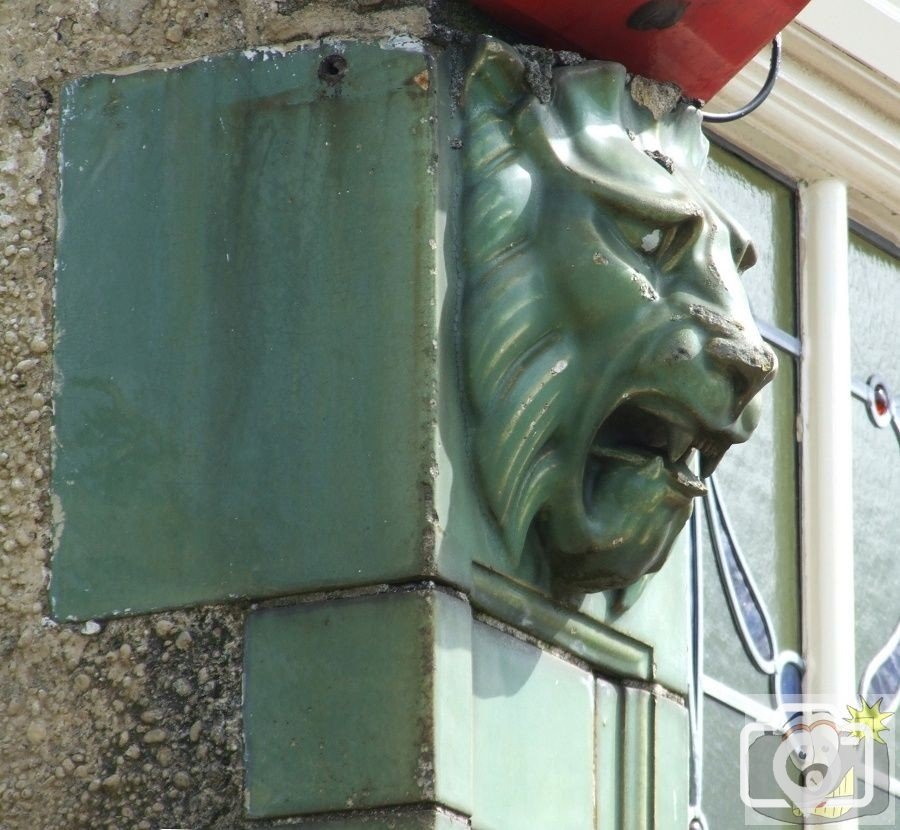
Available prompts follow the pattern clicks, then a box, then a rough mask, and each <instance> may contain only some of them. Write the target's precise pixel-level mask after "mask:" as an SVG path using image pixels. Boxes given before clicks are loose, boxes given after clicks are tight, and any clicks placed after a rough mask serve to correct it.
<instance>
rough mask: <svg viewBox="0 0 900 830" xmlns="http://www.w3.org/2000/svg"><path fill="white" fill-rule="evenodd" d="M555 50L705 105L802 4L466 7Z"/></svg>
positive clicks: (513, 1)
mask: <svg viewBox="0 0 900 830" xmlns="http://www.w3.org/2000/svg"><path fill="white" fill-rule="evenodd" d="M473 2H474V3H475V5H478V6H481V7H482V8H484V9H486V10H487V11H489V12H490V13H491V14H493V15H494V16H495V17H497V18H498V19H500V20H502V21H503V22H505V23H507V24H509V25H510V26H512V27H513V28H516V29H518V30H519V31H522V32H523V33H525V34H527V35H529V36H531V37H534V38H535V39H536V40H537V42H539V43H542V44H545V45H547V46H552V47H554V48H556V49H572V50H574V51H577V52H581V53H582V54H584V55H587V56H588V57H592V58H601V59H603V60H612V61H618V62H619V63H623V64H624V65H625V66H626V67H628V69H629V70H630V71H632V72H636V73H638V74H640V75H645V76H647V77H648V78H654V79H656V80H659V81H673V82H674V83H676V84H678V85H679V86H680V87H681V88H682V89H683V90H684V91H685V94H686V95H687V96H688V97H691V98H699V99H700V100H701V101H708V100H709V99H710V98H712V96H713V95H715V94H716V93H717V92H718V91H719V90H720V89H721V88H722V87H723V86H725V84H726V83H727V82H728V81H729V80H730V79H731V78H732V77H734V76H735V75H736V74H737V73H738V72H739V71H740V70H741V68H742V67H743V66H744V65H745V64H746V63H747V62H748V61H749V60H750V59H751V58H752V57H753V56H754V55H755V54H756V53H757V52H758V51H759V50H760V49H762V48H763V47H764V46H765V45H766V43H768V42H769V41H771V40H772V38H774V37H775V35H776V34H778V32H780V31H781V30H782V29H783V28H784V27H785V26H787V24H788V23H790V22H791V20H793V19H794V18H795V17H796V16H797V15H798V14H799V13H800V11H801V10H802V9H803V7H804V6H805V5H806V4H807V3H808V2H809V0H649V2H646V0H473Z"/></svg>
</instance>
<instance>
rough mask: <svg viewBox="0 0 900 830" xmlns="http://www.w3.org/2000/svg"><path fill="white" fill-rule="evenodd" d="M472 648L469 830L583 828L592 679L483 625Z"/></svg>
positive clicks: (590, 809)
mask: <svg viewBox="0 0 900 830" xmlns="http://www.w3.org/2000/svg"><path fill="white" fill-rule="evenodd" d="M473 648H474V658H473V681H474V689H475V765H474V768H475V776H474V780H475V811H474V813H473V815H472V825H473V827H475V828H477V830H526V828H527V830H560V829H561V828H565V830H591V828H593V826H594V693H593V686H594V681H593V678H592V677H591V675H590V674H589V673H588V672H586V671H583V670H582V669H580V668H578V667H576V666H574V665H572V664H570V663H567V662H565V661H563V660H561V659H559V658H558V657H556V656H554V655H551V654H548V653H547V652H544V651H541V650H540V649H538V648H536V647H535V646H532V645H530V644H528V643H524V642H522V641H521V640H519V639H517V638H516V637H513V636H511V635H509V634H506V633H504V632H501V631H498V630H497V629H496V628H493V627H492V626H489V625H486V624H484V623H476V624H475V629H474V636H473Z"/></svg>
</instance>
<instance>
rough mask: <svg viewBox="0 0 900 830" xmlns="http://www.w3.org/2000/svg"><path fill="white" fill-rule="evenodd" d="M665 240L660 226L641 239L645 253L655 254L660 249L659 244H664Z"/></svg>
mask: <svg viewBox="0 0 900 830" xmlns="http://www.w3.org/2000/svg"><path fill="white" fill-rule="evenodd" d="M662 241H663V233H662V231H661V230H659V228H657V229H656V230H655V231H651V232H650V233H648V234H647V235H646V236H645V237H644V238H643V239H642V240H641V248H642V249H643V251H644V252H645V253H648V254H655V253H656V252H657V251H658V250H659V246H660V245H662Z"/></svg>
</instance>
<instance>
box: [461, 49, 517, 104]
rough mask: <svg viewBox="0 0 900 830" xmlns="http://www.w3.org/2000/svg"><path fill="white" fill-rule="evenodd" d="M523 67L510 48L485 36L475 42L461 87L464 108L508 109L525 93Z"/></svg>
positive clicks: (515, 53)
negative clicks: (485, 105)
mask: <svg viewBox="0 0 900 830" xmlns="http://www.w3.org/2000/svg"><path fill="white" fill-rule="evenodd" d="M525 89H526V87H525V65H524V64H523V63H522V59H521V58H520V57H519V55H518V53H517V52H516V51H515V50H514V49H513V48H512V47H510V46H507V45H506V44H505V43H502V42H501V41H499V40H497V39H496V38H493V37H490V36H488V35H481V36H480V37H479V38H478V40H477V41H476V45H475V52H474V55H473V57H472V60H471V62H470V63H469V69H468V72H467V73H466V81H465V86H464V87H463V94H462V102H461V103H462V105H463V106H464V107H466V108H470V107H478V106H479V105H481V104H485V103H486V104H488V106H489V107H490V108H491V109H495V110H500V111H505V110H508V109H510V108H511V107H512V106H513V104H515V103H516V102H517V101H518V100H519V99H520V98H521V97H522V93H523V92H524V91H525Z"/></svg>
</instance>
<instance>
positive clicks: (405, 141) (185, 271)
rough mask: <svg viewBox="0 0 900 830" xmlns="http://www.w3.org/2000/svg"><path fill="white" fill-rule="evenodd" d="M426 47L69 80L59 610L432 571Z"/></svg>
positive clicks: (129, 606)
mask: <svg viewBox="0 0 900 830" xmlns="http://www.w3.org/2000/svg"><path fill="white" fill-rule="evenodd" d="M332 52H342V53H343V58H344V59H345V60H346V67H347V68H346V73H345V74H344V76H343V77H342V78H341V79H340V80H338V81H337V82H333V81H334V76H328V78H324V79H323V77H320V72H319V70H320V65H321V63H322V61H323V59H324V58H326V57H327V56H328V55H329V54H330V53H332ZM429 67H430V59H429V58H428V56H427V55H426V54H425V53H424V52H422V51H415V50H414V49H409V48H405V49H403V48H393V47H391V46H390V45H389V44H386V43H370V44H365V43H334V42H333V43H330V44H327V45H324V46H317V47H311V48H303V49H298V50H295V51H289V52H287V53H282V52H281V51H272V50H270V51H265V50H263V51H249V52H242V53H234V54H229V55H223V56H219V57H214V58H207V59H203V60H200V61H196V62H193V63H190V64H187V65H185V66H181V67H175V68H168V69H165V70H152V71H145V72H138V73H133V74H129V75H119V76H115V75H96V76H92V77H87V78H83V79H80V80H77V81H75V82H73V83H71V84H69V85H67V86H66V87H65V89H64V91H63V95H62V101H61V113H62V115H61V127H60V130H61V139H60V141H61V151H60V152H61V156H60V158H61V184H60V225H59V240H58V249H57V260H58V267H57V279H56V298H57V306H56V312H55V313H56V325H57V328H56V338H57V343H56V346H55V359H56V384H57V386H58V388H59V392H58V394H57V395H56V397H55V429H56V437H57V445H56V449H55V452H56V455H55V460H54V465H53V467H54V478H53V489H54V492H55V496H56V498H57V500H58V504H59V511H58V514H57V517H58V527H57V538H56V547H57V549H56V552H55V556H54V559H53V564H52V571H53V573H52V582H51V595H52V600H53V609H54V614H55V615H56V616H57V617H58V618H87V617H93V616H105V615H109V614H113V613H118V612H125V611H132V612H137V611H146V610H152V609H158V608H165V607H174V606H179V605H189V604H194V603H199V602H206V601H217V600H225V599H228V598H232V597H238V596H240V597H262V596H270V595H278V594H286V593H291V592H295V591H298V590H308V589H310V588H318V587H323V586H343V585H349V584H357V583H371V582H375V581H395V580H398V579H401V578H406V577H411V576H418V575H422V574H424V573H428V572H430V570H431V569H432V567H433V565H432V563H431V561H430V557H431V551H430V548H429V544H430V543H429V540H428V538H427V534H428V532H429V530H428V518H429V509H430V508H429V488H430V486H431V479H432V475H431V473H430V467H431V465H432V463H433V462H432V458H431V456H432V452H431V450H430V448H429V447H430V444H431V443H432V442H433V435H432V432H433V429H432V426H431V425H432V423H433V420H434V415H433V412H432V407H433V405H434V404H433V402H432V401H430V399H429V398H430V396H429V395H428V393H427V392H426V391H425V390H428V389H430V388H432V386H433V385H434V372H435V364H434V350H433V346H432V343H433V340H434V338H435V336H436V335H435V331H436V320H435V314H436V307H435V304H434V291H435V287H434V283H435V276H434V269H435V267H436V252H435V250H434V244H433V236H434V225H435V212H436V207H435V205H436V195H435V187H436V185H435V176H433V175H432V174H431V171H430V169H429V168H430V166H431V165H433V161H434V147H435V134H434V131H435V127H434V122H433V119H431V118H430V115H431V114H432V112H433V110H434V93H433V91H429V90H426V89H423V86H428V85H427V84H424V85H422V84H420V83H417V82H416V79H417V78H419V76H420V75H421V73H422V72H425V71H430V69H429Z"/></svg>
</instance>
